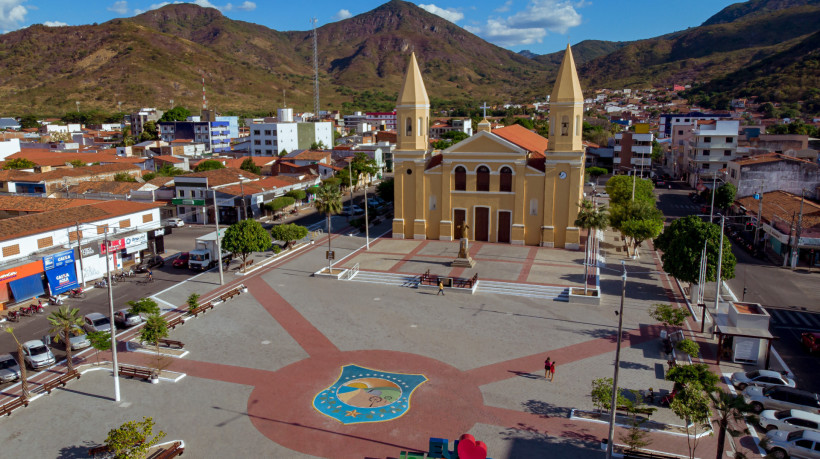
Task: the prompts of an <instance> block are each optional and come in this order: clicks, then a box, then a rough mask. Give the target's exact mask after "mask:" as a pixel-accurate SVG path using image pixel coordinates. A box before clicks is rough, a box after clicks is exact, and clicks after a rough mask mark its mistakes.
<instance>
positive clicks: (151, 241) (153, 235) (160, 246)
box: [145, 228, 170, 254]
mask: <svg viewBox="0 0 820 459" xmlns="http://www.w3.org/2000/svg"><path fill="white" fill-rule="evenodd" d="M166 233H168V234H170V228H160V229H155V230H151V231H149V232H148V249H147V252H145V253H147V254H161V253H165V234H166Z"/></svg>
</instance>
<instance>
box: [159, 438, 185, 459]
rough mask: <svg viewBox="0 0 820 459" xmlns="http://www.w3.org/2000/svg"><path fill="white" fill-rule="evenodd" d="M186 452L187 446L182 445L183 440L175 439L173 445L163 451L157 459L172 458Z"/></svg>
mask: <svg viewBox="0 0 820 459" xmlns="http://www.w3.org/2000/svg"><path fill="white" fill-rule="evenodd" d="M184 452H185V447H184V446H182V442H179V441H175V442H174V444H173V445H171V446H170V447H169V448H168V449H166V450H165V451H163V452H162V454H160V455H159V456H157V457H156V459H171V458H174V457H177V456H182V453H184Z"/></svg>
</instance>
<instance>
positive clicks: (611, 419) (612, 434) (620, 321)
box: [606, 260, 626, 459]
mask: <svg viewBox="0 0 820 459" xmlns="http://www.w3.org/2000/svg"><path fill="white" fill-rule="evenodd" d="M621 265H622V266H623V268H624V273H623V276H622V279H623V285H622V287H621V309H620V311H619V312H618V345H617V347H616V348H615V374H614V375H613V377H612V399H611V400H610V405H609V408H610V417H609V437H608V441H607V444H606V458H607V459H611V458H612V447H613V443H612V442H613V440H614V439H615V438H614V437H615V410H616V409H617V408H618V405H617V403H618V370H619V367H620V366H621V334H622V333H623V329H624V298H625V297H626V261H624V260H621Z"/></svg>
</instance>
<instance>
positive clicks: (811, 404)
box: [743, 386, 820, 413]
mask: <svg viewBox="0 0 820 459" xmlns="http://www.w3.org/2000/svg"><path fill="white" fill-rule="evenodd" d="M743 401H745V402H746V404H747V405H751V407H752V411H753V412H755V413H760V412H761V411H763V410H790V409H797V410H803V411H808V412H810V413H820V397H818V396H817V394H815V393H813V392H808V391H805V390H799V389H795V388H792V387H784V386H772V387H767V388H765V389H764V388H762V387H757V386H749V387H747V388H746V390H745V391H743Z"/></svg>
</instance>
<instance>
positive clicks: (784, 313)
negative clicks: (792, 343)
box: [766, 308, 820, 330]
mask: <svg viewBox="0 0 820 459" xmlns="http://www.w3.org/2000/svg"><path fill="white" fill-rule="evenodd" d="M766 312H768V313H769V315H770V316H772V322H771V323H772V325H773V326H776V327H784V328H806V329H817V330H820V314H818V313H813V312H805V311H791V310H788V309H773V308H766Z"/></svg>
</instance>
